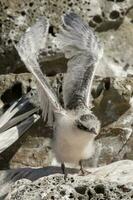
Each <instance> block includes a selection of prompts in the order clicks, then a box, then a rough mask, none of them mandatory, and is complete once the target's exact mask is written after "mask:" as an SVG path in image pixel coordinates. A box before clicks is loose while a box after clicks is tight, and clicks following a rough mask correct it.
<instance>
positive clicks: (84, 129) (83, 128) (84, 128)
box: [77, 122, 88, 131]
mask: <svg viewBox="0 0 133 200" xmlns="http://www.w3.org/2000/svg"><path fill="white" fill-rule="evenodd" d="M77 127H78V128H79V129H81V130H83V131H88V128H86V127H85V126H84V125H83V124H81V123H80V122H78V123H77Z"/></svg>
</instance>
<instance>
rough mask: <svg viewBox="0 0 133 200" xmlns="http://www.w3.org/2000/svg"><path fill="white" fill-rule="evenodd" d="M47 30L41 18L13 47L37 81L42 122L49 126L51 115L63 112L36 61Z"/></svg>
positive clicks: (46, 23)
mask: <svg viewBox="0 0 133 200" xmlns="http://www.w3.org/2000/svg"><path fill="white" fill-rule="evenodd" d="M48 29H49V22H48V20H47V19H46V18H45V17H41V18H40V19H38V20H37V22H36V23H35V24H34V25H33V26H31V27H30V28H29V29H28V30H27V31H26V32H25V34H24V35H23V36H22V37H21V39H20V41H19V43H18V44H17V45H16V46H15V47H16V49H17V51H18V53H19V55H20V57H21V59H22V61H23V62H24V64H25V66H26V67H27V69H28V70H29V71H30V72H31V73H32V74H33V75H34V76H35V78H36V80H37V90H38V92H39V99H40V103H41V108H42V110H43V116H44V120H45V121H46V119H47V118H48V119H49V121H48V122H49V125H52V123H53V113H55V112H57V113H63V112H64V111H63V108H62V106H61V105H60V102H59V100H58V98H57V96H56V94H55V93H54V91H53V89H52V88H51V86H50V84H49V80H48V78H47V77H46V76H45V75H44V74H43V73H42V71H41V69H40V66H39V63H38V61H37V59H38V55H39V52H40V50H42V49H44V48H45V43H46V38H47V35H48ZM51 111H52V112H51Z"/></svg>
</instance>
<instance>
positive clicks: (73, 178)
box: [6, 160, 133, 200]
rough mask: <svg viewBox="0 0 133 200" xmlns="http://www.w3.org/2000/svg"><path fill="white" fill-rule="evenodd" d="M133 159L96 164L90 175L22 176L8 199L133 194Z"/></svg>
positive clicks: (12, 188) (92, 197)
mask: <svg viewBox="0 0 133 200" xmlns="http://www.w3.org/2000/svg"><path fill="white" fill-rule="evenodd" d="M132 170H133V161H129V160H123V161H119V162H115V163H112V164H110V165H107V166H104V167H100V168H95V169H92V170H91V173H90V174H89V175H87V176H79V175H77V174H74V175H68V178H67V180H66V181H64V178H63V176H62V175H60V174H55V175H50V176H46V177H42V178H40V179H37V180H36V181H33V182H32V181H30V180H27V179H21V180H19V181H16V182H15V184H13V185H12V186H11V190H9V193H8V196H7V197H6V200H15V199H16V200H18V199H20V200H24V199H30V200H33V199H86V200H87V199H90V200H91V199H93V200H94V199H101V200H105V199H106V200H107V199H110V200H114V199H118V200H119V199H122V200H125V199H127V200H131V199H132V198H133V176H132Z"/></svg>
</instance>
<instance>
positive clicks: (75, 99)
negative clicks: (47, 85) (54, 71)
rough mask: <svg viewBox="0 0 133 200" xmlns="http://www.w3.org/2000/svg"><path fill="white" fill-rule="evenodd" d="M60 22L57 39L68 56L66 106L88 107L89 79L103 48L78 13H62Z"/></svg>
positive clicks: (65, 84)
mask: <svg viewBox="0 0 133 200" xmlns="http://www.w3.org/2000/svg"><path fill="white" fill-rule="evenodd" d="M62 21H63V26H62V28H61V33H60V34H58V35H57V40H56V41H57V45H58V47H59V48H60V49H62V50H63V52H64V53H65V57H66V58H68V59H69V61H68V70H67V73H66V75H65V78H64V84H63V98H64V104H65V107H66V108H68V109H75V108H77V107H81V106H82V105H86V106H89V101H90V92H91V86H92V81H93V78H94V74H95V70H96V66H97V62H98V60H99V58H100V57H101V55H102V47H101V45H100V43H99V41H98V39H97V37H96V35H95V34H94V32H93V31H92V29H91V28H90V27H89V26H88V25H87V24H86V23H84V22H83V21H82V20H81V18H80V17H79V16H78V15H77V14H75V13H72V12H70V13H68V14H65V15H64V16H63V18H62Z"/></svg>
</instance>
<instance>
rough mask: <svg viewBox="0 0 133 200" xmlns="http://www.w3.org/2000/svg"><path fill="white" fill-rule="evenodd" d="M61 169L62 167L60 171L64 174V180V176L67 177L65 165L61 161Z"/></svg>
mask: <svg viewBox="0 0 133 200" xmlns="http://www.w3.org/2000/svg"><path fill="white" fill-rule="evenodd" d="M61 169H62V172H63V174H64V180H66V178H67V172H66V167H65V164H64V163H61Z"/></svg>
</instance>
